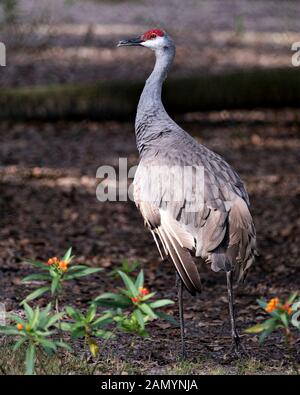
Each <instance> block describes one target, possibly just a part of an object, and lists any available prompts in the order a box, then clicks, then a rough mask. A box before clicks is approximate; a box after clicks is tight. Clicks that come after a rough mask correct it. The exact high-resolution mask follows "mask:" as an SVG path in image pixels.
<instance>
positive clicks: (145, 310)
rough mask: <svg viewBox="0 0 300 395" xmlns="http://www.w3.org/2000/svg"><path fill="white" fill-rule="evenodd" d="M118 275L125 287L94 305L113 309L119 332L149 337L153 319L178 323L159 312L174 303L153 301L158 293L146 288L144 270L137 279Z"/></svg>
mask: <svg viewBox="0 0 300 395" xmlns="http://www.w3.org/2000/svg"><path fill="white" fill-rule="evenodd" d="M118 275H119V277H120V278H121V279H122V280H123V283H124V286H125V287H123V288H118V292H117V293H112V292H106V293H104V294H102V295H100V296H98V297H97V298H96V299H94V301H93V303H94V304H96V305H98V306H105V307H110V308H111V309H112V310H111V311H112V314H113V319H114V321H115V322H116V323H117V327H118V329H119V330H121V331H125V332H131V333H135V334H138V335H140V336H147V335H148V333H147V331H146V329H145V326H146V325H147V324H148V323H149V321H151V320H153V319H157V318H164V319H167V320H169V321H171V322H172V323H176V321H175V320H174V319H173V318H172V317H170V316H169V315H167V314H165V313H163V312H160V311H157V309H158V308H161V307H164V306H168V305H171V304H173V303H174V302H173V301H172V300H169V299H158V300H153V298H154V296H155V295H156V292H150V291H149V290H148V289H147V288H145V287H144V272H143V270H141V271H140V273H139V274H138V276H137V277H136V279H133V278H131V277H130V276H128V275H127V274H126V273H124V272H122V271H120V270H119V271H118Z"/></svg>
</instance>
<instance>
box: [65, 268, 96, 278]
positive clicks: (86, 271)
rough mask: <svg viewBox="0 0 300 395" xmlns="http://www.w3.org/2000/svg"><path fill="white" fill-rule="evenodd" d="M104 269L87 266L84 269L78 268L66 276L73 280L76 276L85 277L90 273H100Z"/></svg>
mask: <svg viewBox="0 0 300 395" xmlns="http://www.w3.org/2000/svg"><path fill="white" fill-rule="evenodd" d="M102 270H103V269H102V268H92V267H90V268H87V269H83V270H78V271H76V272H75V273H68V274H66V275H65V276H64V278H65V279H66V280H72V279H74V278H80V277H85V276H89V275H90V274H94V273H98V272H101V271H102Z"/></svg>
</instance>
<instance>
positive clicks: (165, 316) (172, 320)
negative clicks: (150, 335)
mask: <svg viewBox="0 0 300 395" xmlns="http://www.w3.org/2000/svg"><path fill="white" fill-rule="evenodd" d="M155 314H156V315H157V316H158V317H159V318H161V319H163V320H166V321H168V322H170V324H172V325H176V326H179V323H178V322H177V321H176V320H175V318H174V317H172V316H171V315H169V314H166V313H164V312H162V311H156V312H155Z"/></svg>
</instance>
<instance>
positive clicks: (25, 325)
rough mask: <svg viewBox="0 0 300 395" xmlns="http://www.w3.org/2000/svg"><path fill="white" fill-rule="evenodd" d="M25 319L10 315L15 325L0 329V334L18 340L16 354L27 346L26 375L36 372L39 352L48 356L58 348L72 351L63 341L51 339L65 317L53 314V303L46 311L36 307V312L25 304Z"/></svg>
mask: <svg viewBox="0 0 300 395" xmlns="http://www.w3.org/2000/svg"><path fill="white" fill-rule="evenodd" d="M23 307H24V311H23V313H24V315H25V318H24V319H23V318H21V317H20V316H18V315H16V314H10V315H9V318H10V319H11V320H12V321H13V322H14V323H15V325H7V326H1V327H0V333H2V334H4V335H9V336H14V337H15V338H16V339H17V340H16V342H15V344H14V346H13V351H14V352H15V351H16V350H18V349H19V348H20V347H21V346H24V347H25V346H26V347H27V348H26V353H25V354H26V356H25V365H26V374H33V373H34V371H35V363H36V359H37V358H38V357H39V352H40V351H44V352H46V353H47V354H48V355H51V354H53V353H54V352H56V351H57V348H58V347H63V348H65V349H67V350H70V349H71V348H70V346H69V345H68V344H66V343H65V342H63V341H61V340H54V339H52V338H51V336H52V335H53V333H54V332H55V330H56V324H57V322H58V321H59V320H60V319H61V318H62V317H63V315H64V313H56V314H52V313H51V303H49V304H48V305H47V306H46V307H45V308H44V309H41V310H40V308H39V307H36V308H35V309H34V310H33V309H32V308H31V307H30V306H29V305H28V304H27V303H26V302H25V303H24V304H23Z"/></svg>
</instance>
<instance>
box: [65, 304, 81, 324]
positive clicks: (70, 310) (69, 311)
mask: <svg viewBox="0 0 300 395" xmlns="http://www.w3.org/2000/svg"><path fill="white" fill-rule="evenodd" d="M66 313H67V314H68V315H69V316H70V317H71V318H73V319H74V320H75V321H84V315H83V314H81V313H80V312H79V311H78V310H75V309H73V307H71V306H67V307H66Z"/></svg>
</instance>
